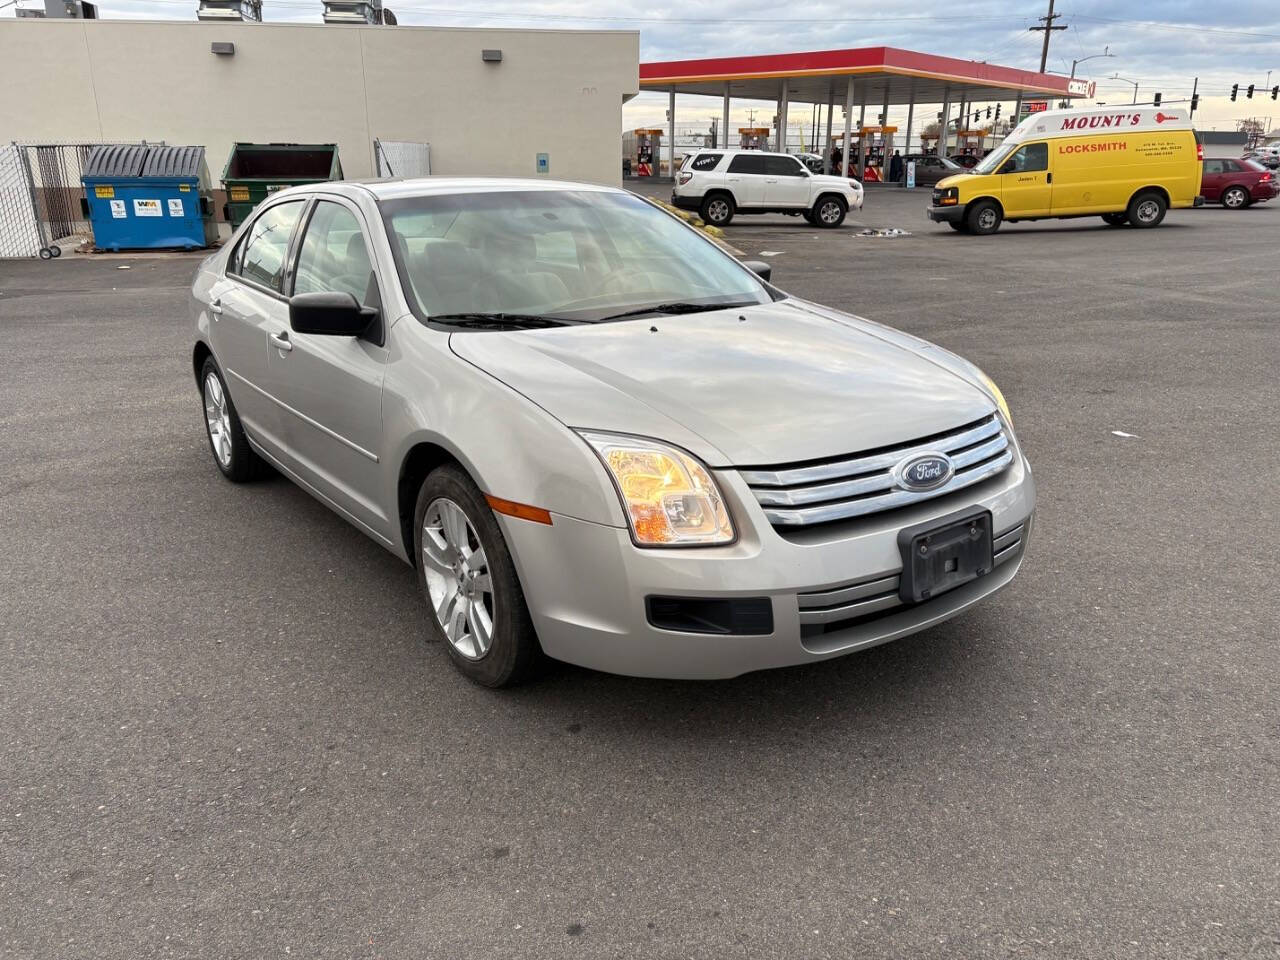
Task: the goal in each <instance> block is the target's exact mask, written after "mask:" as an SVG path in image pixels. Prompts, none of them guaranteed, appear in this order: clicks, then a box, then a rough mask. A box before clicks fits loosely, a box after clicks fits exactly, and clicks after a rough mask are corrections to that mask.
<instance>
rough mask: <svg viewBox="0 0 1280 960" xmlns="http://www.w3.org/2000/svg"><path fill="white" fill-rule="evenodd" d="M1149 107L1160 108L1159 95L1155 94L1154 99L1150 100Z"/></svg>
mask: <svg viewBox="0 0 1280 960" xmlns="http://www.w3.org/2000/svg"><path fill="white" fill-rule="evenodd" d="M1151 105H1152V106H1153V107H1158V106H1160V94H1158V93H1157V94H1156V95H1155V96H1154V97H1152V98H1151Z"/></svg>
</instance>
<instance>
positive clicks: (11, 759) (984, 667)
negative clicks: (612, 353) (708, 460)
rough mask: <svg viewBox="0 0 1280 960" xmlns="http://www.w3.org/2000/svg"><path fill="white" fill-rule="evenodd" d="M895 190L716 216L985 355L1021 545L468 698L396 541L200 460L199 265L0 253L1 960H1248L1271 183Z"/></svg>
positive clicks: (1262, 859) (1269, 376) (1253, 949)
mask: <svg viewBox="0 0 1280 960" xmlns="http://www.w3.org/2000/svg"><path fill="white" fill-rule="evenodd" d="M925 202H926V199H925V193H924V192H923V191H917V192H916V193H915V194H914V195H907V194H905V193H904V192H902V191H891V190H870V191H869V192H868V209H867V210H866V211H865V212H864V213H861V214H858V215H856V216H855V217H853V218H851V221H852V222H851V225H850V226H849V227H847V228H845V229H842V230H838V231H824V230H818V229H815V228H813V227H811V226H810V225H809V224H807V223H805V222H803V221H802V220H799V219H795V218H785V217H760V218H745V217H743V218H740V219H739V220H738V221H737V222H736V223H735V224H733V225H732V226H731V227H730V228H729V230H728V231H727V232H728V239H729V240H730V241H731V242H732V243H734V244H735V245H736V246H738V247H739V248H741V249H742V250H743V251H744V253H746V254H748V255H750V256H751V257H753V258H757V257H758V258H762V259H768V260H770V261H771V262H772V263H773V265H774V280H775V282H776V283H777V284H778V285H780V286H781V287H783V288H784V289H786V290H789V291H791V292H793V293H795V294H797V295H800V296H804V297H808V298H811V299H813V300H817V301H820V302H822V303H826V304H831V305H833V306H836V307H839V308H842V309H846V310H850V311H852V312H857V313H860V314H862V315H865V316H868V317H871V318H873V319H876V320H881V321H883V322H886V323H889V324H892V325H894V326H896V327H900V328H902V329H904V330H907V331H909V332H911V333H914V334H918V335H920V336H923V337H926V338H929V339H931V340H935V341H937V342H939V343H941V344H942V345H944V346H946V347H948V348H951V349H954V350H956V351H958V352H960V353H962V354H964V355H965V356H967V357H969V358H970V359H972V360H974V361H975V362H977V363H978V364H979V365H980V366H982V367H983V368H984V369H985V370H986V371H987V372H988V373H989V374H991V376H992V377H993V378H994V379H995V380H996V382H998V383H999V384H1000V385H1001V387H1002V388H1003V389H1004V392H1005V394H1006V395H1007V397H1008V399H1009V402H1010V405H1011V407H1012V409H1013V416H1014V422H1015V426H1016V428H1017V431H1018V434H1019V436H1020V438H1021V440H1022V443H1023V445H1024V447H1025V449H1026V451H1027V453H1028V455H1029V457H1030V459H1031V462H1032V465H1033V468H1034V471H1035V474H1036V481H1037V485H1038V488H1039V496H1040V501H1039V503H1040V506H1039V514H1038V522H1037V526H1036V533H1035V536H1034V537H1033V539H1032V542H1031V545H1030V549H1029V555H1028V559H1027V561H1026V563H1025V565H1024V567H1023V570H1022V572H1021V574H1020V575H1019V577H1018V578H1017V579H1016V580H1015V581H1014V583H1013V584H1012V585H1011V586H1010V587H1009V588H1008V589H1007V590H1005V591H1003V592H1001V593H1000V594H999V595H997V596H995V597H993V598H991V599H990V600H988V601H987V602H985V603H982V604H980V605H978V606H976V607H975V608H973V609H971V610H969V611H968V612H966V613H965V614H963V615H962V616H960V617H958V618H957V619H955V620H953V621H951V622H949V623H947V624H945V625H942V626H940V627H938V628H935V629H933V630H930V631H927V632H925V633H922V634H920V635H917V636H915V637H911V638H908V639H904V640H900V641H898V642H895V643H892V644H888V645H885V646H882V647H879V648H876V649H873V650H870V651H867V652H865V653H861V654H855V655H852V656H849V657H845V658H842V659H838V660H834V661H829V662H825V663H822V664H818V665H815V666H812V667H805V668H797V669H789V670H782V671H775V672H769V673H759V674H753V675H748V676H744V677H741V678H739V679H736V680H732V681H725V682H716V683H677V682H661V681H653V680H636V679H627V678H620V677H612V676H606V675H603V674H597V673H592V672H589V671H586V670H581V669H576V668H571V667H559V668H556V669H553V670H552V671H551V672H550V673H549V675H547V676H545V677H544V678H542V679H541V680H539V681H538V682H535V683H533V684H531V685H528V686H525V687H522V688H518V689H515V690H511V691H502V692H493V691H488V690H484V689H481V688H478V687H476V686H474V685H472V684H471V683H469V682H468V681H466V680H465V679H463V678H462V677H460V676H459V675H458V674H457V673H456V672H455V671H454V670H453V669H452V668H451V666H450V664H449V661H448V658H447V657H446V655H445V652H444V650H443V649H441V648H440V647H439V646H434V645H429V644H427V643H426V642H425V641H424V636H425V630H424V627H423V619H424V617H425V616H427V615H428V611H427V608H426V607H425V605H424V604H423V602H422V601H421V600H420V599H419V597H418V596H417V593H416V588H415V581H414V577H413V573H412V571H411V570H410V568H409V567H407V566H405V565H403V564H402V563H401V562H400V561H398V560H396V559H395V558H394V557H392V556H391V555H390V554H388V553H385V552H384V551H383V550H382V549H380V548H379V547H378V546H376V545H375V544H374V543H373V542H372V541H370V540H368V539H366V538H365V537H364V536H363V535H362V534H360V533H359V532H357V531H356V530H355V529H354V528H352V527H350V526H348V525H347V524H346V523H344V522H343V521H342V520H340V519H339V518H338V517H337V516H335V515H333V514H332V513H330V512H329V511H327V510H326V509H325V508H324V507H322V506H321V505H320V504H318V503H317V502H315V501H314V500H312V499H311V498H310V497H308V496H307V495H306V494H304V493H302V492H301V491H300V490H298V489H297V488H295V487H294V486H292V485H291V484H289V483H288V482H287V481H284V480H282V479H272V480H266V481H263V482H260V483H256V484H251V485H247V486H234V485H232V484H230V483H227V482H226V481H225V480H223V479H222V477H221V476H220V474H219V473H218V471H217V470H216V468H215V467H214V464H213V462H212V460H211V458H210V453H209V450H208V447H207V444H206V441H205V437H204V433H203V429H204V428H203V423H202V415H201V410H200V405H199V401H198V395H197V392H196V387H195V383H194V380H193V377H192V374H191V363H190V359H189V357H190V348H191V332H190V330H189V328H188V324H187V320H186V300H185V298H186V291H187V285H188V283H189V281H190V277H191V275H192V272H193V269H194V266H195V263H196V260H195V259H194V258H192V257H189V256H185V257H184V256H174V257H167V258H154V259H152V258H128V257H87V258H86V257H72V256H66V257H63V258H62V259H60V260H57V261H51V262H12V261H5V262H0V543H3V545H4V546H3V549H2V550H0V585H2V588H0V637H2V638H3V648H2V649H3V669H0V956H3V957H6V958H8V957H13V958H24V960H25V958H68V960H72V958H85V960H89V958H92V960H103V958H130V960H133V958H141V957H201V958H204V957H208V958H218V960H232V958H254V960H259V958H265V957H271V958H276V957H286V956H288V957H294V958H299V957H307V958H330V957H332V958H373V957H383V958H401V957H404V958H409V957H412V958H435V957H440V958H473V957H474V958H506V957H529V958H542V957H570V956H579V957H626V958H634V957H653V958H667V957H672V958H675V957H694V958H716V960H719V958H726V957H737V956H741V957H752V958H768V957H779V958H788V960H790V958H819V957H831V958H849V957H859V958H881V957H883V958H904V957H909V958H933V957H936V958H946V960H956V958H979V957H983V958H985V957H1062V958H1113V957H1114V958H1130V957H1132V958H1170V960H1187V958H1193V957H1206V958H1233V960H1235V958H1246V957H1275V956H1277V955H1280V829H1278V828H1277V823H1278V820H1277V802H1278V801H1280V736H1278V734H1280V721H1278V719H1277V702H1278V699H1280V698H1278V695H1277V684H1278V682H1280V668H1278V664H1280V617H1278V615H1277V604H1276V600H1275V596H1274V589H1275V586H1276V581H1277V577H1278V576H1280V546H1278V545H1280V522H1278V519H1277V510H1278V508H1277V503H1280V482H1278V480H1277V477H1278V476H1280V425H1278V420H1280V388H1278V387H1277V383H1278V380H1277V373H1276V371H1277V366H1278V364H1280V333H1278V330H1277V309H1276V305H1277V275H1278V273H1277V265H1278V258H1277V254H1278V251H1280V204H1273V205H1269V206H1262V207H1256V208H1253V209H1250V210H1245V211H1240V212H1226V211H1223V210H1220V209H1207V210H1198V211H1176V212H1174V213H1171V214H1170V215H1169V218H1168V220H1167V222H1166V224H1165V225H1164V226H1162V227H1160V228H1159V229H1156V230H1151V231H1138V230H1134V229H1131V228H1123V229H1115V228H1110V227H1107V226H1104V225H1103V224H1102V223H1101V221H1098V220H1092V221H1076V222H1054V221H1050V222H1047V223H1043V224H1034V225H1013V226H1008V227H1006V228H1005V229H1003V230H1001V232H1000V233H998V234H996V235H995V236H993V237H989V238H975V237H969V236H965V235H959V234H953V233H952V232H951V231H950V230H948V229H946V228H945V227H936V226H934V225H932V224H930V223H928V222H927V221H926V220H925V219H924V217H923V213H922V207H923V205H924V203H925ZM863 226H874V227H899V228H902V229H906V230H909V231H911V235H910V236H905V237H863V236H859V235H858V229H860V228H861V227H863ZM126 266H127V267H129V269H127V270H126V269H121V268H122V267H126Z"/></svg>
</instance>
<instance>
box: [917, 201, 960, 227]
mask: <svg viewBox="0 0 1280 960" xmlns="http://www.w3.org/2000/svg"><path fill="white" fill-rule="evenodd" d="M924 215H925V216H926V217H928V218H929V219H930V220H932V221H933V222H934V223H959V222H960V221H961V220H963V219H964V207H962V206H960V204H958V203H957V204H956V205H955V206H952V207H926V208H925V211H924Z"/></svg>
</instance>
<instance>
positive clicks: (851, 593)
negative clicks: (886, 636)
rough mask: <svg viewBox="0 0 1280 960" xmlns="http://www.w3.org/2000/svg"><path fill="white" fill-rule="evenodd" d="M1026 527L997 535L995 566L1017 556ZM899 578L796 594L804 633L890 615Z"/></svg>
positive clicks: (896, 604) (881, 576) (881, 577)
mask: <svg viewBox="0 0 1280 960" xmlns="http://www.w3.org/2000/svg"><path fill="white" fill-rule="evenodd" d="M1024 529H1025V524H1021V523H1020V524H1018V525H1017V526H1016V527H1013V528H1012V529H1009V530H1006V531H1004V532H1003V533H1000V534H997V535H996V537H995V539H994V540H993V541H992V544H991V549H992V556H993V558H994V560H995V566H997V567H998V566H1000V564H1002V563H1005V562H1006V561H1008V560H1012V559H1013V558H1014V556H1016V555H1017V553H1018V550H1019V549H1021V547H1022V533H1023V530H1024ZM899 579H900V573H889V574H877V575H876V576H874V577H868V578H865V579H863V580H855V581H853V582H852V583H846V584H841V585H839V586H835V587H827V588H826V589H823V590H810V591H808V592H805V593H800V594H797V595H796V602H797V604H798V606H799V608H800V629H801V633H802V635H809V634H813V633H824V632H827V631H829V630H833V629H843V628H845V627H847V626H848V625H849V623H848V622H849V621H851V620H863V619H865V618H868V617H871V616H873V615H876V614H879V615H887V614H888V613H889V612H890V611H892V610H894V609H896V608H898V607H901V606H903V603H902V599H901V597H899V596H898V580H899ZM943 596H945V594H943ZM926 602H927V601H926ZM833 625H835V626H833Z"/></svg>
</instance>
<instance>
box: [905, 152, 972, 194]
mask: <svg viewBox="0 0 1280 960" xmlns="http://www.w3.org/2000/svg"><path fill="white" fill-rule="evenodd" d="M903 160H905V161H912V160H914V161H915V164H916V186H917V187H931V186H933V185H934V184H935V183H937V182H938V181H939V180H942V179H943V178H944V177H950V176H954V175H955V174H957V173H964V167H962V166H960V164H958V163H956V162H955V161H954V160H952V159H951V158H950V157H935V156H933V154H929V155H927V156H925V155H923V154H919V153H912V154H909V155H908V156H906V157H903Z"/></svg>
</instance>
